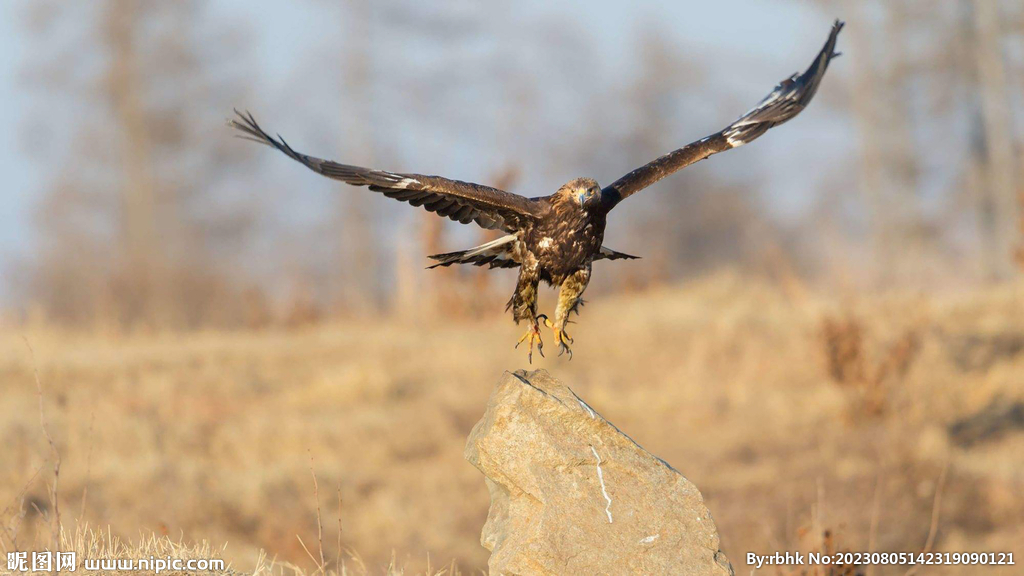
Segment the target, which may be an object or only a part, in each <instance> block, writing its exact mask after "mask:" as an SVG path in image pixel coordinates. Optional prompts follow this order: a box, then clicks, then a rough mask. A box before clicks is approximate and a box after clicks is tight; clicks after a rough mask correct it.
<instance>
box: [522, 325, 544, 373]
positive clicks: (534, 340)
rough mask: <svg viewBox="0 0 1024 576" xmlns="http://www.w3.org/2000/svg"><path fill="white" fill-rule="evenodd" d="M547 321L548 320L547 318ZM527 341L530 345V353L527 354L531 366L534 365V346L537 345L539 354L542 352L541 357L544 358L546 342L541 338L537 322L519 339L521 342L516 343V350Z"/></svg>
mask: <svg viewBox="0 0 1024 576" xmlns="http://www.w3.org/2000/svg"><path fill="white" fill-rule="evenodd" d="M545 320H547V318H545ZM527 341H528V342H529V344H530V352H529V354H527V356H526V358H527V361H528V362H529V363H530V364H533V346H534V344H536V345H537V352H540V355H541V357H543V356H544V341H543V340H541V338H540V326H539V325H538V324H537V323H536V322H534V323H533V325H532V326H530V329H529V330H527V331H526V334H523V336H522V338H520V339H519V342H516V349H518V348H519V345H520V344H522V343H523V342H527Z"/></svg>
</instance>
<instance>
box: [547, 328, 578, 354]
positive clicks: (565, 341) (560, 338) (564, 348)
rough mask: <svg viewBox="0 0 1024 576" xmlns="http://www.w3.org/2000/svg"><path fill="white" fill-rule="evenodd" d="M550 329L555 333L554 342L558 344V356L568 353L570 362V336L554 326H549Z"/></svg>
mask: <svg viewBox="0 0 1024 576" xmlns="http://www.w3.org/2000/svg"><path fill="white" fill-rule="evenodd" d="M551 329H552V330H553V331H554V333H555V342H557V343H558V355H559V356H561V355H562V354H564V353H566V352H568V353H569V360H572V348H569V344H572V342H573V340H572V336H569V333H568V332H566V331H565V330H563V329H561V328H558V327H556V326H551Z"/></svg>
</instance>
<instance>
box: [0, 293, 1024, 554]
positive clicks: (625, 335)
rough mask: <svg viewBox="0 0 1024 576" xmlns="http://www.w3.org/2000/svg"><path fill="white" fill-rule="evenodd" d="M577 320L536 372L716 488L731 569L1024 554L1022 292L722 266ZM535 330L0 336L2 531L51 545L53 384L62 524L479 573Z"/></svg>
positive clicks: (396, 328) (357, 324) (715, 508)
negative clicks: (508, 428)
mask: <svg viewBox="0 0 1024 576" xmlns="http://www.w3.org/2000/svg"><path fill="white" fill-rule="evenodd" d="M573 328H574V331H573V332H572V333H573V336H574V337H575V338H576V343H575V345H574V348H573V350H574V354H575V356H574V359H573V360H572V361H571V362H567V361H566V359H565V357H562V358H553V357H552V356H553V355H549V357H548V358H547V359H542V360H540V361H539V362H538V361H537V360H538V359H537V358H535V364H534V368H536V367H543V368H547V369H548V370H550V371H551V373H552V374H553V375H555V376H556V377H558V378H560V379H562V380H563V381H564V382H566V383H567V384H569V385H570V386H571V387H572V388H573V389H574V390H575V391H576V392H577V393H578V394H579V395H580V396H581V397H583V398H585V399H586V400H587V402H588V403H589V404H590V405H592V406H593V407H594V408H595V409H596V410H598V411H600V412H601V413H602V414H603V415H604V416H605V417H607V418H608V419H609V420H610V421H611V422H613V423H615V424H616V425H617V426H618V427H619V428H620V429H622V430H623V431H624V432H626V433H627V434H629V435H630V436H631V437H632V438H633V439H634V440H636V441H637V442H638V443H639V444H640V445H642V446H644V447H645V448H646V449H648V450H649V451H651V452H652V453H654V454H656V455H658V456H660V457H662V458H664V459H665V460H667V461H668V462H669V463H671V464H672V465H673V466H674V467H676V468H677V469H679V470H680V471H681V472H682V473H683V474H684V475H685V476H686V477H687V478H689V479H690V480H691V481H693V482H694V483H695V484H696V485H697V486H698V487H699V488H700V489H701V491H702V492H703V494H704V495H705V498H706V500H707V505H708V508H709V509H710V510H711V513H712V515H713V516H714V518H715V520H716V522H717V523H718V526H719V529H720V531H721V536H722V547H723V549H724V550H725V552H726V553H727V554H728V555H729V557H730V559H731V560H732V562H733V565H734V567H735V568H736V571H737V573H740V574H746V573H749V572H750V567H748V566H746V565H745V556H746V552H748V551H753V552H757V553H759V554H767V553H771V552H773V551H775V550H786V549H803V550H809V549H812V548H814V547H821V546H822V544H821V535H822V534H823V533H824V531H826V530H828V531H830V533H831V535H832V540H833V541H834V544H833V545H834V546H836V547H838V548H840V549H847V550H851V551H863V550H869V549H873V550H876V551H919V550H921V549H922V548H923V547H924V546H925V545H926V541H928V540H929V532H930V530H931V529H932V526H933V523H934V534H932V538H931V540H932V541H933V547H934V548H935V549H936V550H943V551H992V552H998V551H1013V552H1015V554H1016V558H1015V560H1016V561H1017V563H1018V566H1017V567H1016V568H1017V569H1018V570H1019V564H1020V563H1021V562H1024V548H1022V544H1021V543H1022V542H1024V500H1022V499H1021V498H1020V497H1019V494H1020V493H1021V492H1022V489H1024V466H1022V464H1024V460H1022V457H1021V454H1024V422H1017V421H1016V420H1015V419H1014V418H1013V417H1012V414H1013V413H1012V411H1011V412H1010V414H1011V416H1005V415H1003V416H1000V414H1002V413H1003V412H1005V410H1002V409H1003V408H1004V407H1013V406H1015V405H1016V404H1015V403H1017V402H1024V287H1022V286H1021V285H1019V284H1017V285H1010V286H1002V287H994V288H989V289H979V290H973V291H959V292H951V293H942V294H938V293H934V294H931V295H923V294H921V293H891V294H883V295H876V296H870V297H868V296H857V295H856V294H855V293H854V292H852V291H851V292H850V293H848V294H844V293H842V291H839V292H836V291H832V292H831V293H826V292H824V291H822V292H821V293H818V292H815V291H814V290H807V289H799V290H797V289H793V288H792V287H791V288H790V289H788V290H783V289H780V288H777V287H775V286H773V285H770V284H766V283H763V282H759V281H757V280H756V279H751V278H747V277H742V276H739V275H736V274H731V273H722V274H717V275H714V276H711V277H708V278H705V279H699V280H694V281H692V282H689V283H686V284H683V285H680V286H676V287H670V288H664V289H659V290H655V291H648V292H641V293H630V294H620V295H611V294H602V295H597V294H595V295H593V297H592V298H591V300H590V301H589V302H588V305H587V306H586V308H584V309H583V315H582V318H581V319H580V320H579V324H576V325H574V326H573ZM545 335H547V336H549V334H547V333H546V334H545ZM517 337H518V334H517V329H516V327H515V326H514V325H513V324H512V323H511V322H509V321H508V319H507V318H505V317H499V316H497V315H495V316H488V317H485V318H481V319H479V320H473V321H455V320H451V319H442V320H438V321H427V320H418V321H409V320H401V319H390V320H385V321H370V322H368V321H351V322H341V323H332V324H328V325H320V326H315V327H309V328H303V329H284V328H281V329H265V330H259V331H239V332H221V331H210V332H199V333H190V334H180V333H156V334H153V333H149V334H131V335H125V334H97V333H95V332H90V333H82V332H69V331H63V330H58V329H55V328H52V327H49V326H28V327H17V328H14V327H10V328H6V329H3V330H2V331H0V382H3V386H2V394H0V413H2V414H4V418H3V419H2V420H0V442H2V445H3V446H4V447H5V450H4V455H3V466H0V510H2V508H3V507H5V508H6V510H3V516H2V517H0V521H2V522H3V526H4V531H3V532H2V533H0V542H2V543H3V544H4V547H6V548H10V547H11V543H12V541H13V540H17V543H18V545H19V547H20V548H22V549H26V547H28V549H33V548H31V546H33V545H35V546H41V545H40V544H33V543H43V544H45V543H46V542H48V538H49V534H50V526H49V525H48V524H47V520H48V518H49V517H50V516H51V515H52V513H53V506H52V502H51V498H50V497H49V496H48V492H47V491H48V487H49V486H52V483H53V470H52V461H50V462H47V459H48V458H51V450H50V448H49V446H48V443H47V441H46V438H45V435H44V433H43V431H42V427H41V425H40V414H39V404H38V398H37V387H36V383H35V378H34V376H33V369H34V367H35V368H38V373H39V382H40V384H41V388H42V392H43V399H44V414H45V421H46V422H47V427H48V430H49V432H50V435H51V436H52V437H53V438H54V440H55V442H56V447H57V449H58V451H59V453H60V456H61V466H60V475H59V482H58V485H57V486H58V490H57V491H58V495H59V504H60V514H61V520H62V522H63V523H64V525H65V527H66V528H67V529H69V530H74V527H75V526H76V525H77V524H78V522H79V519H82V521H83V522H85V521H87V522H88V523H89V524H90V525H92V526H102V527H106V526H108V525H109V527H110V528H109V529H110V532H111V533H112V534H114V535H120V536H122V537H125V538H133V537H135V538H137V537H138V536H139V535H140V533H141V534H156V535H157V536H161V535H168V536H170V537H171V538H173V539H174V540H175V541H178V540H182V541H185V542H191V541H207V542H211V543H215V545H214V546H213V547H214V548H215V549H217V550H218V554H219V555H220V556H221V557H223V558H225V559H227V560H229V561H231V563H232V566H233V567H234V569H236V570H242V571H247V570H252V569H254V568H255V567H256V565H257V561H258V559H259V558H260V551H261V550H263V551H266V553H267V554H268V555H269V556H270V557H274V556H276V557H277V558H278V559H280V560H284V561H288V562H293V563H296V564H298V565H300V566H303V567H305V569H307V570H312V569H314V568H315V564H314V560H313V559H311V557H312V558H316V559H318V558H319V549H320V547H321V545H320V544H319V542H321V541H322V548H323V550H324V556H325V558H326V561H327V564H328V565H331V566H333V562H334V559H335V558H337V557H339V552H338V549H339V542H340V547H341V548H342V549H344V550H348V549H351V550H354V551H355V552H357V553H358V554H359V556H360V557H361V558H362V561H363V562H365V563H366V565H368V566H370V567H371V568H372V570H371V571H372V572H373V573H379V572H380V570H379V569H377V568H376V567H378V566H379V567H383V566H386V565H387V564H388V563H389V561H390V560H391V558H392V555H393V554H394V555H395V558H396V562H397V564H398V565H399V566H405V567H408V569H409V570H410V571H414V572H419V571H422V570H424V569H425V566H426V564H427V561H428V558H429V559H430V561H431V562H432V564H433V565H434V566H438V565H441V566H444V565H447V564H448V562H449V561H451V560H454V561H455V562H456V563H457V564H458V566H459V567H460V568H461V569H462V570H463V571H465V572H472V571H474V570H477V569H480V568H483V567H484V566H485V563H486V559H487V552H486V551H485V550H484V549H483V548H481V547H480V545H479V543H478V540H479V533H480V529H481V526H482V525H483V521H484V519H485V517H486V513H487V504H488V497H487V490H486V488H485V486H484V482H483V478H482V477H481V476H480V474H479V473H478V472H477V471H476V470H475V469H474V468H472V467H471V466H470V465H469V464H468V463H466V462H465V461H464V460H463V457H462V454H463V447H464V443H465V439H466V436H467V435H468V433H469V431H470V429H471V428H472V426H473V424H474V423H475V422H476V420H477V419H478V418H479V417H480V416H481V414H482V413H483V410H484V405H485V402H486V399H487V396H488V394H489V393H490V391H491V387H492V386H493V384H494V383H495V382H496V381H497V379H498V377H499V376H500V375H501V373H502V372H503V371H504V370H513V369H517V368H523V367H526V366H525V356H524V355H523V354H522V353H521V351H516V350H513V348H512V344H513V343H514V342H515V340H516V338H517ZM29 345H31V348H32V350H33V351H34V354H32V353H30V351H29ZM33 358H34V359H33ZM1001 410H1002V411H1001ZM972 416H973V417H974V420H968V419H969V418H971V417H972ZM963 422H966V424H964V423H963ZM957 423H961V424H960V425H959V427H957ZM314 474H315V476H316V483H315V485H314ZM937 491H938V492H939V494H938V496H937V494H936V492H937ZM339 500H340V501H339ZM318 503H319V510H318V506H317V504H318ZM318 512H319V516H320V523H321V524H322V526H323V529H322V530H323V533H322V537H318V529H317V524H318V522H317V515H318ZM933 521H934V522H933ZM339 526H340V528H341V533H340V534H341V537H340V540H339V538H338V534H339V532H338V530H339ZM300 538H301V542H300ZM303 543H304V544H305V548H309V550H310V553H307V551H306V550H305V549H304V545H303ZM346 554H347V553H346V552H344V551H343V552H342V553H341V554H340V556H342V557H347V556H346ZM350 562H351V561H350ZM349 565H350V566H351V563H350V564H349ZM905 571H906V570H905V569H902V568H901V569H900V570H898V571H896V570H888V571H887V570H880V571H877V572H876V573H878V574H886V573H900V574H902V573H904V572H905ZM765 573H768V574H772V573H773V572H771V571H768V572H765ZM924 573H979V572H976V571H973V570H965V569H959V570H958V569H953V568H946V569H939V570H932V571H925V572H924ZM984 573H986V574H988V573H992V574H998V573H1006V574H1010V573H1013V569H1012V568H1004V569H1003V570H1002V571H997V570H993V571H991V572H984Z"/></svg>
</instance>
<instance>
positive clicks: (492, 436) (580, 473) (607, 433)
mask: <svg viewBox="0 0 1024 576" xmlns="http://www.w3.org/2000/svg"><path fill="white" fill-rule="evenodd" d="M466 459H467V460H469V462H470V463H472V464H473V465H474V466H476V467H477V468H478V469H479V470H480V471H481V472H483V474H484V476H485V477H486V482H487V487H488V489H489V490H490V493H491V508H490V512H489V513H488V515H487V523H486V524H485V525H484V529H483V533H482V534H481V543H482V544H483V545H484V547H485V548H487V549H488V550H490V551H491V558H490V560H489V562H488V567H489V568H490V573H491V574H508V575H513V574H701V575H704V574H713V575H726V574H732V573H733V571H732V567H731V566H730V564H729V561H728V559H726V557H725V554H724V553H723V552H722V551H721V550H720V548H719V541H718V531H717V529H716V528H715V523H714V521H713V520H712V519H711V515H710V514H709V513H708V510H707V508H706V507H705V506H704V500H703V498H702V497H701V495H700V492H698V491H697V488H696V487H695V486H694V485H693V484H692V483H691V482H690V481H689V480H687V479H686V478H684V477H683V476H682V474H680V473H679V472H678V471H676V470H675V469H674V468H672V467H671V466H669V465H668V464H667V463H666V462H665V461H663V460H661V459H660V458H657V457H655V456H653V455H652V454H650V453H648V452H647V451H645V450H644V449H643V448H641V447H640V446H639V445H637V444H636V443H635V442H633V440H631V439H630V438H629V437H628V436H626V435H625V434H623V433H622V432H620V431H619V430H618V429H617V428H616V427H615V426H613V425H612V424H611V423H610V422H608V421H607V420H605V419H604V418H602V417H601V415H600V414H598V413H597V412H596V411H595V410H594V409H593V408H591V407H590V406H588V405H587V404H586V403H585V402H584V401H583V400H581V399H580V398H579V397H578V396H576V394H575V393H574V392H573V391H572V390H570V389H569V388H568V387H566V386H565V385H564V384H562V383H560V382H559V381H557V380H555V379H554V378H552V377H551V376H550V375H549V374H548V373H547V372H546V371H544V370H537V371H535V372H529V373H528V372H525V371H518V372H516V373H514V374H513V373H510V372H506V373H505V374H504V376H502V379H501V381H500V382H498V385H497V387H496V388H495V389H494V392H493V393H492V394H491V398H490V401H489V402H488V405H487V412H486V413H485V414H484V416H483V419H482V420H480V422H478V423H477V425H476V426H475V427H474V428H473V432H472V433H471V434H470V436H469V442H468V443H467V445H466Z"/></svg>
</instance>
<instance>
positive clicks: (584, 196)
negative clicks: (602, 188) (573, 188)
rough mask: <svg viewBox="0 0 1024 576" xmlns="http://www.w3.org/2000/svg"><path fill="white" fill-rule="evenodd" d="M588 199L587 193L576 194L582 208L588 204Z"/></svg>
mask: <svg viewBox="0 0 1024 576" xmlns="http://www.w3.org/2000/svg"><path fill="white" fill-rule="evenodd" d="M586 199H587V193H586V192H577V193H576V201H577V202H579V205H580V206H583V204H584V203H585V202H586Z"/></svg>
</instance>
